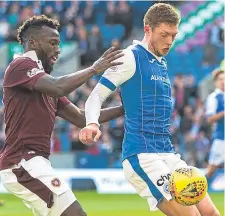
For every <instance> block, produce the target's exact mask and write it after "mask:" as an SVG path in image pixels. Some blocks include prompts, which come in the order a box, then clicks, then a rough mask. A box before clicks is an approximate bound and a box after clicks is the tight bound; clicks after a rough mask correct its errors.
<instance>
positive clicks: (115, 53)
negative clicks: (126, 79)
mask: <svg viewBox="0 0 225 216" xmlns="http://www.w3.org/2000/svg"><path fill="white" fill-rule="evenodd" d="M122 56H124V53H123V51H122V50H116V48H115V47H111V48H109V49H108V50H106V51H105V53H104V54H103V55H102V56H101V57H100V58H99V59H98V60H97V61H95V62H94V64H93V65H92V66H91V67H92V68H93V70H94V71H95V74H99V73H102V72H104V71H105V70H107V69H108V68H110V67H113V66H117V65H121V64H123V62H118V61H117V62H115V60H117V59H118V58H121V57H122Z"/></svg>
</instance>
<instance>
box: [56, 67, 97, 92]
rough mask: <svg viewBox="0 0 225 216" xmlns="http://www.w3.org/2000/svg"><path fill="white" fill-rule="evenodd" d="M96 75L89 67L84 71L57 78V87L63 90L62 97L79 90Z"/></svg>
mask: <svg viewBox="0 0 225 216" xmlns="http://www.w3.org/2000/svg"><path fill="white" fill-rule="evenodd" d="M94 75H95V70H94V69H93V68H91V67H89V68H86V69H84V70H81V71H78V72H75V73H72V74H69V75H65V76H62V77H58V78H56V81H55V85H57V87H58V88H59V89H61V92H60V94H61V95H60V96H65V95H68V94H70V93H71V92H73V91H74V90H75V89H77V88H79V87H80V86H81V85H82V84H84V83H85V82H86V81H87V80H89V79H90V78H91V77H92V76H94Z"/></svg>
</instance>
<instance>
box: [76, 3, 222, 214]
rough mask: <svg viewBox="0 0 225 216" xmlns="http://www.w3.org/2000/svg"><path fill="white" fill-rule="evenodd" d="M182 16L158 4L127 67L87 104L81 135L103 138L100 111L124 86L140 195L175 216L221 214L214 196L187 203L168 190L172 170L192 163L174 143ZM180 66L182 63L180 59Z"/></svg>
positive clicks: (129, 148)
mask: <svg viewBox="0 0 225 216" xmlns="http://www.w3.org/2000/svg"><path fill="white" fill-rule="evenodd" d="M179 22H180V18H179V16H178V14H177V12H176V10H175V9H174V8H173V7H172V6H171V5H169V4H163V3H158V4H154V5H153V6H152V7H150V8H149V10H148V11H147V13H146V15H145V17H144V33H145V35H144V38H143V40H142V41H141V42H140V41H134V42H133V45H131V46H129V47H128V48H126V49H125V50H124V54H125V55H124V57H122V58H121V61H122V62H124V63H123V65H120V66H116V67H112V68H110V69H108V70H107V71H106V72H105V73H104V75H103V76H102V78H101V79H100V81H99V83H98V84H97V86H96V87H95V89H94V90H93V92H92V93H91V95H90V96H89V98H88V100H87V102H86V104H85V112H86V114H85V115H86V125H87V126H86V127H85V128H83V129H82V130H81V131H80V134H79V138H80V140H81V141H82V142H83V143H85V144H90V143H92V141H93V138H92V137H94V141H97V140H98V138H99V137H100V135H101V132H100V130H99V122H98V119H99V111H100V109H101V106H102V103H103V101H104V100H105V99H106V98H107V97H108V96H109V95H110V94H111V93H112V92H113V91H114V90H115V89H116V88H117V87H118V86H120V88H121V93H122V100H123V104H124V109H125V125H124V129H125V134H124V140H123V147H122V156H123V170H124V173H125V176H126V178H127V180H128V181H129V182H130V184H131V185H132V186H133V187H134V188H135V189H136V191H137V193H138V194H139V195H140V196H142V197H143V198H145V199H147V202H148V204H149V207H150V210H152V211H154V210H156V209H157V208H158V209H160V210H161V211H162V212H163V213H164V214H166V215H169V216H171V215H172V216H181V215H182V216H197V215H200V214H201V215H204V216H206V215H207V216H218V215H219V213H218V211H217V209H216V207H215V206H214V205H213V204H212V201H211V199H210V197H209V196H208V195H207V196H206V198H205V199H204V200H203V201H202V202H201V203H200V204H199V205H198V209H197V208H196V206H181V205H180V204H178V203H176V202H175V201H174V200H172V197H171V195H170V192H169V189H168V181H169V177H170V175H171V172H172V171H173V170H174V169H176V168H179V167H186V166H187V164H186V163H185V162H184V161H183V160H181V159H180V155H179V154H176V152H175V149H174V147H173V145H172V143H171V141H170V137H171V134H170V131H169V127H170V118H171V111H172V101H171V84H170V81H169V78H168V71H167V63H166V60H165V58H164V57H163V56H165V55H166V54H167V53H168V52H169V50H170V48H171V46H172V43H173V41H174V39H175V37H176V34H177V33H178V25H179ZM177 63H178V64H180V63H181V62H177Z"/></svg>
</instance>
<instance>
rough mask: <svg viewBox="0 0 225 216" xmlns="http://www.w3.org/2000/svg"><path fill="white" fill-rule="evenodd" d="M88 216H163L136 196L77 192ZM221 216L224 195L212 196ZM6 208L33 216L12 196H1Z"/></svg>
mask: <svg viewBox="0 0 225 216" xmlns="http://www.w3.org/2000/svg"><path fill="white" fill-rule="evenodd" d="M75 194H76V197H77V198H78V200H79V201H80V203H81V204H82V206H83V208H84V210H85V211H86V212H87V214H88V216H150V215H151V216H163V214H162V213H160V212H159V211H156V212H151V213H150V212H149V211H148V205H147V202H146V201H145V200H143V199H141V198H140V197H139V196H138V195H135V194H132V195H131V194H126V195H123V194H121V195H120V194H115V195H114V194H104V195H103V194H97V193H96V192H92V191H91V192H90V191H88V192H75ZM210 196H211V197H212V199H213V201H214V203H215V205H216V206H217V207H218V209H219V211H220V213H221V216H222V215H224V194H223V193H212V194H210ZM0 200H4V206H0V216H32V213H31V212H30V210H29V209H28V208H27V207H26V206H25V205H24V204H23V202H22V201H21V200H19V199H18V198H16V197H15V196H13V195H10V194H0Z"/></svg>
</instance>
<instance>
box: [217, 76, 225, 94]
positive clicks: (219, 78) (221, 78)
mask: <svg viewBox="0 0 225 216" xmlns="http://www.w3.org/2000/svg"><path fill="white" fill-rule="evenodd" d="M224 85H225V80H224V73H220V74H219V75H218V76H217V78H216V88H219V89H221V90H222V91H224V88H225V87H224Z"/></svg>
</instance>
